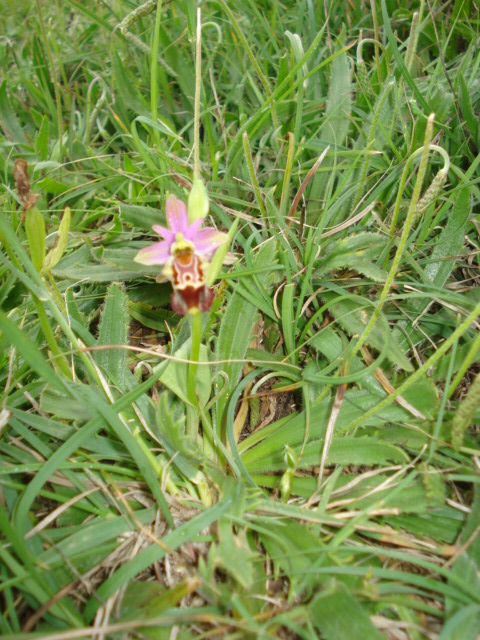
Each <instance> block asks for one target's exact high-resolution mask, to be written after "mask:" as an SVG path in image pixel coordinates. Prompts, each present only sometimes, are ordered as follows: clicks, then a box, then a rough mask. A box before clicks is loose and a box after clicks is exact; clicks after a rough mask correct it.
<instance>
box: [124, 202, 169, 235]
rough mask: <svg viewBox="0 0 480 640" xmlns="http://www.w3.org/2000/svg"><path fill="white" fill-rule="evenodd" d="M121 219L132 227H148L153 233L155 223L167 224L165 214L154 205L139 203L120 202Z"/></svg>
mask: <svg viewBox="0 0 480 640" xmlns="http://www.w3.org/2000/svg"><path fill="white" fill-rule="evenodd" d="M120 219H121V220H122V222H127V223H128V224H129V225H131V226H132V227H138V228H139V229H148V230H149V231H150V232H151V233H152V234H154V232H153V231H152V226H153V225H154V224H161V225H164V224H165V214H164V213H163V212H161V211H159V210H158V209H154V208H153V207H144V206H140V205H137V204H135V205H134V204H124V203H121V204H120Z"/></svg>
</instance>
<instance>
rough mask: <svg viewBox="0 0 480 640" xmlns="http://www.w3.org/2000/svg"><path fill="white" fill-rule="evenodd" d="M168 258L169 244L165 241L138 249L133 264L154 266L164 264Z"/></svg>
mask: <svg viewBox="0 0 480 640" xmlns="http://www.w3.org/2000/svg"><path fill="white" fill-rule="evenodd" d="M169 257H170V243H169V242H167V241H165V240H164V241H162V242H155V244H151V245H150V246H149V247H145V248H143V249H140V251H139V252H138V253H137V255H136V256H135V258H134V260H135V262H139V263H140V264H147V265H154V264H165V262H167V260H168V259H169Z"/></svg>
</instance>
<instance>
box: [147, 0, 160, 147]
mask: <svg viewBox="0 0 480 640" xmlns="http://www.w3.org/2000/svg"><path fill="white" fill-rule="evenodd" d="M161 15H162V0H159V1H158V4H157V12H156V14H155V31H154V33H153V43H152V62H151V68H150V110H151V112H152V120H153V122H154V123H155V124H157V120H158V50H159V48H160V21H161ZM153 138H154V140H155V145H156V146H157V148H158V147H159V146H160V134H159V132H158V129H155V128H154V129H153Z"/></svg>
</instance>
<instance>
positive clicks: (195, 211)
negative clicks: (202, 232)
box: [188, 177, 210, 224]
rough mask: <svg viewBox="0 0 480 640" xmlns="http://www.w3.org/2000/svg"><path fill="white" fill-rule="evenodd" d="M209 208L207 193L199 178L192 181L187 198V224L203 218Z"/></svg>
mask: <svg viewBox="0 0 480 640" xmlns="http://www.w3.org/2000/svg"><path fill="white" fill-rule="evenodd" d="M209 208H210V203H209V201H208V193H207V189H206V188H205V185H204V184H203V182H202V180H201V179H200V178H197V177H195V178H194V179H193V186H192V190H191V191H190V193H189V196H188V222H189V224H192V222H195V220H197V219H198V218H205V216H206V215H207V213H208V210H209Z"/></svg>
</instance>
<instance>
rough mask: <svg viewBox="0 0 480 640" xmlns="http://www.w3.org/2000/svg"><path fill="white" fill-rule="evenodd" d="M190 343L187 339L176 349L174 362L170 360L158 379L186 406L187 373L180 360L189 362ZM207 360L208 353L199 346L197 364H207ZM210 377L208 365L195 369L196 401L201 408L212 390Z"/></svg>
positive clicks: (186, 367) (203, 346)
mask: <svg viewBox="0 0 480 640" xmlns="http://www.w3.org/2000/svg"><path fill="white" fill-rule="evenodd" d="M191 343H192V341H191V338H189V339H188V340H187V341H186V342H184V343H183V344H182V346H181V347H180V348H179V349H177V350H176V351H175V352H174V353H173V356H174V357H175V360H171V361H170V362H169V363H168V366H167V368H166V369H165V372H164V373H163V374H162V376H161V377H160V381H161V382H163V384H164V385H165V386H167V387H168V388H169V389H170V390H171V391H173V393H174V394H175V395H176V396H177V397H178V398H180V399H181V400H182V401H183V402H185V403H186V404H188V403H189V400H188V397H187V371H188V364H187V362H181V360H189V359H190V348H191V347H190V345H191ZM208 360H209V352H208V349H207V347H206V346H205V345H203V344H202V345H201V346H200V358H199V362H208ZM211 380H212V375H211V367H210V366H209V365H202V364H200V365H199V366H198V369H197V377H196V382H197V388H196V391H197V395H198V400H199V402H200V404H201V405H202V406H204V405H205V404H206V403H207V402H208V399H209V397H210V393H211V390H212V382H211Z"/></svg>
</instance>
